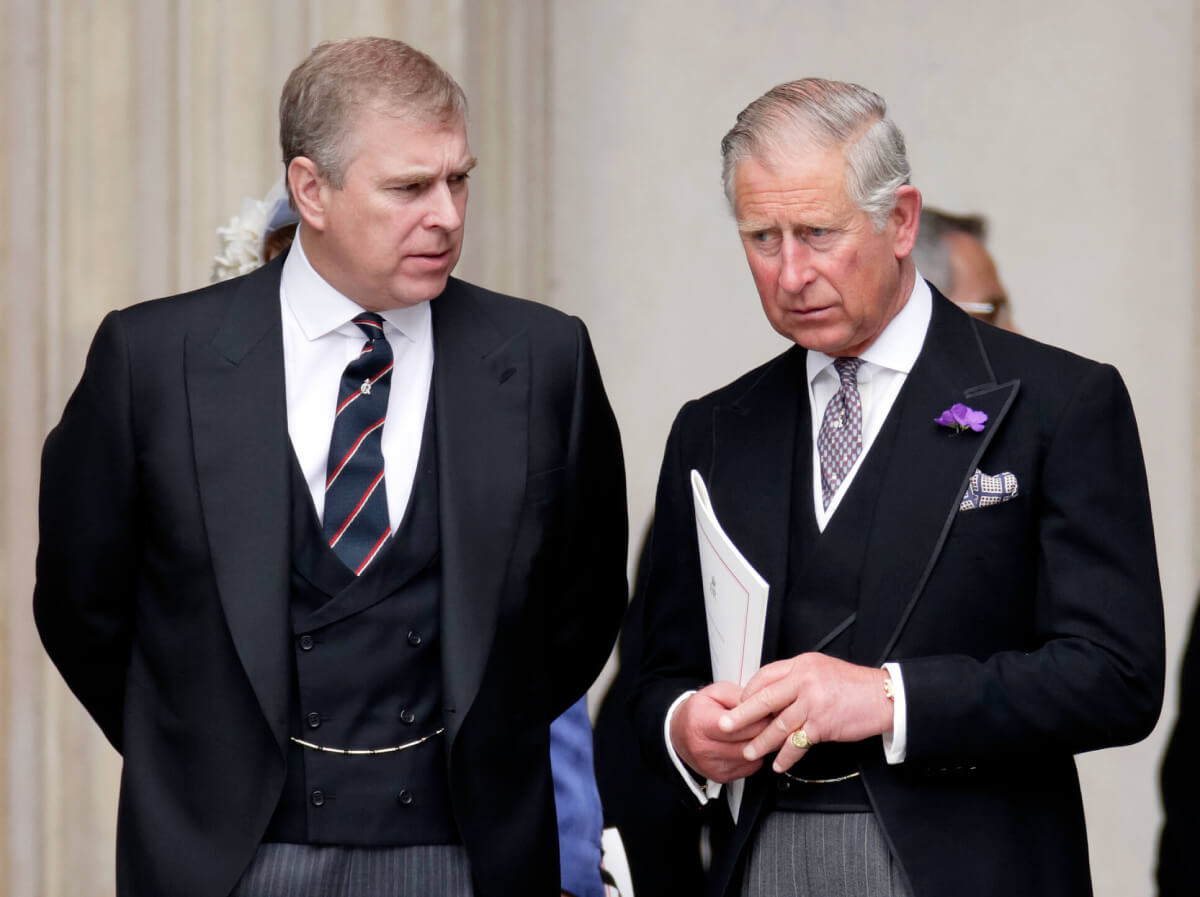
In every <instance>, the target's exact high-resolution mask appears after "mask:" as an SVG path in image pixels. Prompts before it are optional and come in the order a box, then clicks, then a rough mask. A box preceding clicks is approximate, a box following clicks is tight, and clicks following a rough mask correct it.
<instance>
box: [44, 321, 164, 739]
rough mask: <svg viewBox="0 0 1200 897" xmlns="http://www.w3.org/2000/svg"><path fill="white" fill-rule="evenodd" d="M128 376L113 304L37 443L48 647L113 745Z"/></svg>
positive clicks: (124, 657) (126, 650)
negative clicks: (54, 421)
mask: <svg viewBox="0 0 1200 897" xmlns="http://www.w3.org/2000/svg"><path fill="white" fill-rule="evenodd" d="M130 382H131V378H130V353H129V347H128V343H127V341H126V336H125V332H124V330H123V328H122V326H121V318H120V315H119V313H117V312H112V313H110V314H109V315H108V316H107V317H106V318H105V319H104V321H103V322H102V323H101V325H100V328H99V330H98V331H97V333H96V337H95V339H94V340H93V342H92V347H91V350H90V351H89V353H88V358H87V362H86V365H85V367H84V372H83V376H82V378H81V379H80V381H79V385H78V386H77V387H76V388H75V391H74V393H73V394H72V395H71V398H70V399H69V400H68V402H67V406H66V408H65V410H64V411H63V416H62V420H61V421H60V422H59V423H58V425H57V426H56V427H55V428H54V429H53V430H52V431H51V432H50V434H49V436H47V438H46V442H45V446H44V447H43V450H42V479H41V490H40V496H39V518H38V523H39V542H38V554H37V581H36V584H35V586H34V595H33V610H34V617H35V620H36V622H37V627H38V631H39V633H40V635H41V638H42V642H43V644H44V645H45V647H46V651H47V653H48V654H49V655H50V658H51V660H53V662H54V664H55V665H56V666H57V667H58V669H59V671H60V672H61V673H62V676H63V678H64V679H65V680H66V683H67V685H68V686H69V687H70V688H71V690H72V691H73V692H74V693H75V695H76V696H77V697H78V698H79V700H80V701H81V702H82V703H83V706H84V707H85V708H86V709H87V711H88V713H90V714H91V715H92V717H93V718H94V719H95V720H96V722H97V723H98V724H99V726H100V728H101V729H102V730H103V732H104V734H105V736H106V737H107V738H108V740H109V741H110V742H111V743H112V744H113V746H114V747H115V748H116V749H117V750H118V751H119V750H121V741H122V731H121V719H122V714H123V706H124V692H125V675H126V671H127V669H128V666H129V657H130V645H131V636H132V629H133V610H134V594H135V590H136V585H137V584H136V577H137V572H136V562H137V558H138V554H139V545H140V536H139V532H138V524H137V520H136V512H137V508H136V504H137V501H136V494H135V492H136V481H137V461H136V457H135V448H134V438H133V420H132V403H131V389H130Z"/></svg>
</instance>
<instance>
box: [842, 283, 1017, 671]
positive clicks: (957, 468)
mask: <svg viewBox="0 0 1200 897" xmlns="http://www.w3.org/2000/svg"><path fill="white" fill-rule="evenodd" d="M947 305H949V303H948V302H947V300H945V299H939V297H936V296H935V303H934V318H933V320H932V322H931V324H930V332H929V336H928V337H927V339H926V344H925V347H924V348H923V349H922V351H921V355H920V356H919V358H918V359H917V363H916V365H915V366H914V367H913V370H912V372H911V373H910V374H909V376H908V379H907V380H906V382H905V384H904V387H903V389H902V390H901V392H900V395H899V396H898V397H897V399H896V405H895V407H893V409H892V414H893V415H897V419H896V421H895V425H896V428H895V430H893V431H892V433H891V434H890V436H889V440H890V445H879V444H877V445H876V446H875V447H876V448H882V449H884V450H885V451H887V452H888V456H889V457H888V469H887V471H886V473H885V476H884V482H883V486H882V488H881V492H880V495H879V499H878V502H877V506H876V513H875V519H874V524H873V525H872V528H871V532H870V535H869V539H870V544H869V546H868V555H867V556H868V557H869V558H870V562H869V563H868V565H867V566H866V568H865V569H864V570H863V580H862V592H861V595H860V599H859V615H858V620H857V623H856V625H855V630H854V641H853V647H852V657H853V659H855V660H856V661H857V662H860V663H868V664H873V665H874V664H879V663H882V662H883V661H885V660H887V659H888V657H889V655H890V653H891V651H892V649H893V647H894V646H895V643H896V640H897V639H898V638H899V635H900V632H901V631H902V629H903V627H904V624H905V622H906V621H907V620H908V617H909V615H910V614H911V613H912V609H913V607H914V606H915V605H916V602H917V601H918V600H919V598H920V594H921V591H922V589H923V588H924V586H925V583H926V581H927V580H928V578H929V574H930V573H931V572H932V571H933V567H934V565H935V563H936V562H937V558H938V554H939V553H940V551H941V548H942V545H943V544H944V543H945V540H946V536H947V535H948V533H949V531H950V526H951V524H952V523H953V522H954V519H955V515H956V514H957V513H958V505H959V501H960V500H961V498H962V494H963V491H964V490H965V489H966V486H967V481H968V479H969V478H970V476H971V474H972V473H974V471H975V468H976V467H977V466H978V464H979V460H980V458H981V457H982V456H983V453H984V451H986V449H987V447H988V444H989V443H990V442H991V441H992V439H993V437H994V436H995V434H996V432H997V431H998V430H999V429H1000V428H1001V427H1002V426H1003V425H1004V419H1005V417H1006V415H1007V414H1008V409H1009V408H1010V407H1011V405H1012V402H1013V400H1014V399H1015V398H1016V395H1017V392H1018V389H1019V388H1020V381H1017V380H1012V381H1009V382H1007V383H995V382H994V381H993V379H992V373H991V367H990V364H989V363H988V360H987V357H986V354H985V353H984V350H983V349H982V347H981V345H980V344H979V342H978V340H977V339H976V337H975V333H974V330H973V327H974V326H975V325H974V324H973V322H971V320H970V319H969V318H968V317H967V316H966V315H965V314H964V313H962V312H960V311H959V310H958V309H955V308H952V307H951V308H946V306H947ZM955 402H963V403H965V404H968V405H970V407H972V408H974V409H976V410H979V411H983V412H985V413H986V414H987V416H988V420H987V424H986V425H985V427H984V429H983V431H982V432H980V433H975V432H973V431H970V430H967V431H964V432H961V433H955V432H954V431H953V430H951V429H949V428H947V427H943V426H940V425H938V424H936V423H934V420H935V418H937V417H938V416H939V415H940V414H941V413H942V411H944V410H945V409H946V408H948V407H950V406H951V405H952V404H954V403H955ZM889 423H890V422H889ZM885 430H886V425H885ZM881 435H883V434H881Z"/></svg>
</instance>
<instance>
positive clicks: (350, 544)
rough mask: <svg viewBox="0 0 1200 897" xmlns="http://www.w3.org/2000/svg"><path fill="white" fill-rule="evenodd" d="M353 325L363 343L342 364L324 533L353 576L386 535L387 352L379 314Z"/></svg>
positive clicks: (389, 352)
mask: <svg viewBox="0 0 1200 897" xmlns="http://www.w3.org/2000/svg"><path fill="white" fill-rule="evenodd" d="M354 323H355V324H357V325H358V327H359V329H360V330H362V332H363V333H364V334H366V336H367V342H366V343H365V344H364V345H363V348H362V352H361V353H360V354H359V356H358V357H357V358H355V359H354V360H353V361H351V362H350V363H349V364H348V365H346V370H345V372H344V373H343V374H342V385H341V387H340V388H339V390H338V404H337V415H336V416H335V417H334V420H333V436H332V438H331V439H330V442H329V462H328V465H327V467H326V470H327V476H326V480H325V521H324V530H325V538H326V539H328V540H329V547H330V548H332V549H333V552H334V554H336V555H337V556H338V557H339V558H340V559H341V561H342V563H343V564H345V565H346V566H347V567H349V568H350V569H351V570H353V571H354V573H355V575H358V574H359V573H362V571H363V570H365V569H366V567H367V564H369V563H371V561H372V560H373V559H374V558H375V556H376V555H377V554H379V550H380V549H381V548H383V546H384V545H385V544H386V543H387V540H388V537H389V536H390V535H391V534H392V530H391V525H390V523H389V522H388V504H387V488H386V487H385V485H384V481H383V448H382V441H383V424H384V420H385V418H386V416H387V406H388V392H389V388H390V386H391V382H392V347H391V346H390V345H389V344H388V341H387V339H386V338H385V337H384V335H383V318H381V317H380V316H379V315H377V314H374V313H372V312H364V313H363V314H360V315H358V317H356V318H355V319H354Z"/></svg>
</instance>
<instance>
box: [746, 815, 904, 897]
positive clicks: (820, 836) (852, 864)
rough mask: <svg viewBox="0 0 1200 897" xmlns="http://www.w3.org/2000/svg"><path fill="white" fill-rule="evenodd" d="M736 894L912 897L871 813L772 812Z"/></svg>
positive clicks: (750, 896)
mask: <svg viewBox="0 0 1200 897" xmlns="http://www.w3.org/2000/svg"><path fill="white" fill-rule="evenodd" d="M742 897H912V894H911V892H910V891H909V889H908V886H907V884H906V883H905V881H904V876H903V875H902V874H901V872H900V867H899V864H897V863H896V862H894V861H893V860H892V855H891V853H890V852H889V851H888V847H887V842H886V841H885V840H884V838H883V832H882V831H881V830H880V828H879V823H878V822H876V821H875V814H874V813H792V812H785V811H776V812H774V813H771V814H770V815H769V816H767V817H766V819H764V820H763V821H762V824H761V825H760V826H759V829H758V834H757V836H756V837H755V839H754V843H753V845H751V849H750V856H749V858H748V859H747V862H746V872H745V875H744V877H743V879H742Z"/></svg>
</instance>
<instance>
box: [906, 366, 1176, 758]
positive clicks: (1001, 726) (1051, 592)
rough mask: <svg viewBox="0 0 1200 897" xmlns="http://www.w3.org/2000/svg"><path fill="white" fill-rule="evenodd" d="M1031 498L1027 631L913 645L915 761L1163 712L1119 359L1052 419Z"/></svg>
mask: <svg viewBox="0 0 1200 897" xmlns="http://www.w3.org/2000/svg"><path fill="white" fill-rule="evenodd" d="M1032 499H1033V501H1034V503H1035V516H1034V518H1033V519H1034V525H1035V527H1036V538H1034V539H1033V540H1032V544H1033V546H1034V550H1033V555H1034V556H1033V557H1029V558H1022V557H1014V558H1013V559H1012V561H1011V562H1012V563H1029V564H1032V565H1035V567H1034V569H1035V572H1034V574H1033V576H1032V582H1033V583H1034V589H1035V594H1034V595H1033V610H1034V613H1033V620H1032V621H1031V622H1030V626H1031V630H1030V631H1031V638H1030V642H1029V644H1028V645H1026V646H1022V647H1023V650H1012V649H1007V650H999V651H996V652H995V653H992V654H991V655H990V656H986V657H972V656H960V655H943V656H932V657H917V658H910V659H903V658H902V659H901V669H902V671H903V676H904V686H905V692H906V698H907V703H908V755H907V759H908V761H909V762H912V761H914V760H926V759H930V758H943V759H944V758H984V757H987V756H989V755H992V756H994V755H1002V754H1019V753H1023V752H1032V751H1038V752H1044V751H1053V752H1058V753H1079V752H1081V751H1087V750H1093V749H1096V748H1102V747H1109V746H1113V745H1119V744H1126V743H1131V742H1133V741H1136V740H1139V739H1141V738H1144V737H1145V736H1146V734H1147V733H1149V731H1150V730H1151V728H1153V726H1154V723H1155V721H1156V720H1157V718H1158V713H1159V710H1160V708H1161V704H1162V696H1163V679H1164V666H1165V660H1164V635H1163V611H1162V595H1161V591H1160V586H1159V579H1158V565H1157V560H1156V556H1155V547H1154V534H1153V526H1152V522H1151V516H1150V504H1149V493H1148V488H1147V484H1146V475H1145V466H1144V463H1143V460H1142V452H1141V446H1140V443H1139V440H1138V434H1137V426H1136V424H1135V422H1134V416H1133V409H1132V407H1131V404H1130V401H1129V396H1128V394H1127V392H1126V390H1125V387H1124V384H1123V383H1122V382H1121V378H1120V376H1119V375H1118V374H1117V372H1116V371H1115V369H1113V368H1112V367H1110V366H1107V365H1095V366H1094V367H1092V369H1091V370H1090V372H1089V374H1088V375H1087V376H1085V377H1083V378H1082V380H1081V382H1080V385H1079V387H1078V388H1077V390H1076V391H1075V393H1074V395H1073V396H1071V397H1070V399H1069V401H1067V402H1066V404H1065V406H1064V410H1063V412H1062V414H1061V417H1060V419H1059V420H1058V421H1057V422H1056V423H1055V424H1054V426H1052V427H1051V428H1050V429H1049V431H1048V436H1047V444H1046V447H1045V450H1044V460H1043V462H1042V469H1041V476H1040V479H1039V484H1038V486H1037V493H1036V494H1035V495H1034V496H1032ZM971 513H987V511H974V512H971ZM996 550H999V551H1002V550H1004V546H996ZM961 589H962V592H963V594H962V600H963V601H964V602H970V601H979V600H989V601H1003V600H1006V596H1003V595H996V594H991V593H989V591H988V589H987V584H986V583H983V584H980V583H970V582H964V583H962V584H961ZM1012 597H1015V596H1012Z"/></svg>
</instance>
